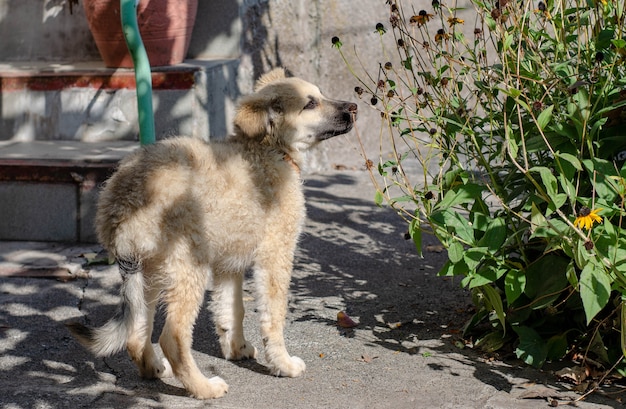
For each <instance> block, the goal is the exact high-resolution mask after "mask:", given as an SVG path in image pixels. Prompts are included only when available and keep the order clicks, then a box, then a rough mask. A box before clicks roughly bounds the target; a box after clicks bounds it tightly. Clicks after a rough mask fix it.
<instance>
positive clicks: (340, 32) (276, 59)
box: [0, 0, 466, 170]
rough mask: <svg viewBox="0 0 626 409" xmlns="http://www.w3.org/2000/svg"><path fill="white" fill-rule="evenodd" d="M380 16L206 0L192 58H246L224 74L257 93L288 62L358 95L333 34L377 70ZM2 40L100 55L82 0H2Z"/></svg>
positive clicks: (353, 158) (339, 91)
mask: <svg viewBox="0 0 626 409" xmlns="http://www.w3.org/2000/svg"><path fill="white" fill-rule="evenodd" d="M465 1H466V0H464V2H465ZM428 3H430V2H428ZM70 5H71V6H72V7H71V8H72V10H71V12H70ZM377 22H382V23H383V24H385V25H388V24H389V6H388V5H386V4H385V2H384V1H382V0H358V1H354V0H237V1H233V0H199V7H198V19H197V21H196V25H195V28H194V32H193V38H192V43H191V47H190V50H189V55H188V57H190V58H196V59H215V58H235V59H238V60H239V65H238V68H237V75H236V77H237V78H225V79H224V80H225V81H236V85H235V86H234V87H231V88H234V89H235V91H234V92H235V93H237V94H239V93H248V92H250V91H251V90H252V87H253V83H254V79H255V78H257V77H258V76H259V75H260V74H261V73H263V72H265V71H267V70H269V69H271V68H273V67H277V66H284V67H285V68H287V69H288V70H289V71H290V72H291V73H292V74H294V75H297V76H301V77H303V78H305V79H307V80H310V81H311V82H315V83H317V84H318V85H320V88H321V89H322V91H323V92H325V93H326V94H327V95H329V96H331V97H333V98H337V99H344V100H353V101H358V98H357V96H356V95H355V93H354V87H355V86H356V85H358V84H357V81H356V80H355V79H354V78H353V77H352V76H351V74H350V73H349V72H348V70H347V68H346V66H345V64H344V63H343V61H342V60H341V58H340V55H339V53H338V52H337V50H336V49H334V48H333V47H332V46H331V38H332V37H333V36H338V37H340V38H341V39H342V41H343V42H344V44H346V47H345V50H346V52H349V53H350V52H351V49H352V47H355V48H356V49H357V50H358V52H359V56H360V59H361V61H362V62H363V64H364V65H365V66H366V68H367V69H368V70H370V71H371V72H374V73H375V72H376V70H377V67H378V64H379V63H384V61H380V58H381V57H380V47H379V36H378V35H377V34H375V33H374V31H375V30H374V27H375V24H376V23H377ZM0 38H2V41H0V62H7V61H51V62H54V61H89V60H97V59H99V55H98V53H97V49H96V47H95V44H94V42H93V39H92V37H91V34H90V33H89V30H88V27H87V22H86V18H85V16H84V12H83V8H82V0H81V1H80V2H79V3H78V4H76V3H75V0H74V1H71V0H0ZM358 102H359V110H360V112H359V121H358V129H359V131H360V134H361V135H362V136H363V138H364V139H365V141H366V145H367V146H371V149H370V151H371V152H372V154H376V149H377V145H378V144H377V140H378V137H379V127H380V115H379V113H378V112H377V111H375V110H373V109H371V107H370V106H369V104H368V103H367V101H358ZM229 104H232V101H224V103H222V105H224V106H228V105H229ZM218 106H219V104H218ZM357 145H358V144H357V142H356V138H355V133H354V132H352V133H351V134H350V135H348V136H347V137H343V136H342V137H339V138H336V139H334V140H330V141H327V142H325V143H324V144H323V145H322V146H321V147H320V149H319V150H318V151H317V152H316V153H315V154H314V155H312V160H311V164H310V167H311V169H313V170H315V169H321V168H326V167H329V166H345V167H348V168H362V167H363V163H364V160H363V159H362V158H361V157H360V156H359V154H358V150H357V148H356V147H357Z"/></svg>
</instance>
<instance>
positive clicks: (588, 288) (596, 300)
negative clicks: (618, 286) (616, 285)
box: [579, 263, 611, 324]
mask: <svg viewBox="0 0 626 409" xmlns="http://www.w3.org/2000/svg"><path fill="white" fill-rule="evenodd" d="M579 288H580V298H581V299H582V301H583V307H584V308H585V317H586V318H587V324H589V323H590V322H591V320H592V319H593V317H595V316H596V315H597V314H598V313H599V312H600V310H602V308H604V306H605V305H606V304H607V303H608V302H609V298H610V296H611V280H610V278H609V275H608V274H607V273H606V272H605V271H604V269H602V268H599V267H597V266H596V265H595V263H587V265H586V266H585V267H584V268H583V271H582V272H581V273H580V283H579Z"/></svg>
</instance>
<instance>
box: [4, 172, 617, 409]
mask: <svg viewBox="0 0 626 409" xmlns="http://www.w3.org/2000/svg"><path fill="white" fill-rule="evenodd" d="M304 186H305V191H306V195H307V200H308V202H307V208H308V219H307V222H306V228H305V232H304V234H303V236H302V239H301V242H300V247H299V250H298V253H297V257H296V265H295V270H294V274H293V281H292V287H291V299H290V303H289V313H288V318H287V319H288V322H287V325H286V332H285V337H286V343H287V347H288V350H289V351H290V353H291V354H293V355H296V356H299V357H301V358H302V359H304V361H305V362H306V364H307V371H306V373H305V374H304V376H302V377H300V378H293V379H290V378H277V377H273V376H270V375H269V372H268V370H267V369H266V367H265V365H264V360H263V358H259V359H258V361H243V362H229V361H226V360H224V359H223V358H221V356H220V351H219V345H218V342H217V339H216V336H215V333H214V331H213V328H212V325H211V314H210V311H209V310H208V308H203V309H202V312H201V314H200V317H199V319H198V321H197V324H196V329H195V337H194V340H195V341H194V356H195V358H196V360H197V362H198V365H199V367H200V369H201V370H202V371H203V372H204V373H205V374H206V375H207V376H213V375H219V376H221V377H222V378H223V379H224V380H225V381H226V382H227V383H228V384H229V385H230V389H229V393H228V394H227V395H226V396H225V397H223V398H220V399H216V400H211V401H198V400H195V399H192V398H190V397H188V396H187V393H186V392H185V390H184V389H183V388H182V385H181V384H180V383H179V382H178V381H176V379H174V378H166V379H162V380H156V381H147V380H143V379H141V378H139V377H138V374H137V371H136V369H135V367H134V365H133V364H132V362H131V361H130V359H129V358H128V356H127V355H126V353H120V354H117V355H115V356H112V357H108V358H95V357H93V356H92V355H90V354H89V353H88V352H87V351H85V350H84V349H83V348H82V347H81V346H80V345H79V344H78V343H77V342H76V341H75V340H74V339H73V338H72V337H71V336H70V334H69V333H68V331H67V330H66V328H65V327H64V325H63V324H64V323H66V322H70V321H76V320H78V321H81V322H85V323H88V324H90V325H100V324H102V323H104V322H105V321H106V320H107V319H108V318H109V317H110V316H111V315H112V314H113V311H114V309H115V305H116V304H117V301H118V296H117V294H118V290H119V284H120V277H119V274H118V273H117V268H116V267H115V266H110V265H108V264H107V263H106V262H104V259H105V258H106V255H105V254H103V253H102V249H101V248H100V247H99V246H98V245H85V244H80V245H76V244H63V243H33V242H0V407H2V408H6V409H9V408H10V409H13V408H185V409H190V408H238V409H244V408H250V409H252V408H254V409H266V408H267V409H269V408H522V409H524V408H542V407H550V405H551V404H552V405H555V404H559V405H573V406H576V407H580V408H610V407H621V403H620V399H623V398H624V393H623V390H622V391H620V390H617V393H615V394H614V392H615V391H614V390H611V391H605V390H601V391H599V392H596V393H594V394H591V395H589V396H587V397H586V399H585V400H583V401H577V399H579V398H580V396H581V395H580V394H577V393H575V392H573V391H572V390H571V389H572V385H570V384H567V383H564V382H561V381H560V380H558V379H557V377H556V376H555V375H554V368H545V369H543V370H537V369H533V368H529V367H527V366H525V365H524V364H523V363H521V362H519V361H517V360H515V359H513V358H512V357H510V356H507V357H500V358H498V359H494V357H491V356H487V355H485V354H482V353H480V352H479V351H476V350H474V349H472V348H469V347H467V346H466V345H465V343H464V341H463V340H462V338H461V332H460V331H461V329H462V326H463V324H464V323H465V322H466V321H467V319H468V318H469V317H470V316H471V305H472V304H471V301H470V297H469V293H468V292H467V291H466V290H464V289H462V288H461V287H460V284H459V280H458V279H450V278H442V277H437V275H436V272H437V270H438V269H439V267H440V266H441V265H442V264H443V263H444V262H445V260H446V253H445V251H443V249H442V248H441V246H440V245H439V244H438V243H437V242H436V241H435V240H434V239H433V238H430V237H426V239H425V242H424V257H423V258H420V257H418V256H417V254H416V251H415V248H414V245H413V244H412V242H410V241H407V240H405V239H404V233H405V230H406V225H405V223H404V222H403V221H402V220H401V219H400V218H399V217H398V216H396V215H395V214H394V213H393V212H392V211H390V210H389V209H384V208H378V207H376V206H375V205H374V204H373V196H374V193H373V188H372V187H371V185H370V182H369V176H368V174H367V172H365V171H355V170H344V171H333V172H327V173H324V174H319V175H310V176H307V177H306V181H305V185H304ZM254 298H255V294H254V292H253V291H252V287H251V285H250V280H247V281H246V285H245V305H246V311H247V312H246V318H245V326H246V331H247V332H246V335H247V338H248V339H249V340H250V341H252V343H253V344H254V345H255V346H257V348H259V349H260V350H261V348H262V343H261V340H260V336H259V328H258V320H257V313H256V311H255V300H254ZM209 299H210V292H208V293H207V301H208V300H209ZM339 311H344V312H345V313H347V314H348V315H349V316H350V317H351V318H352V319H353V320H354V321H355V322H357V323H358V326H356V327H355V328H344V327H342V326H339V325H338V324H337V313H338V312H339ZM162 318H163V317H162V314H161V315H159V316H158V317H157V328H156V331H155V335H154V337H153V341H154V342H155V343H156V340H157V339H158V331H159V329H160V325H161V323H162ZM260 356H261V357H262V356H263V354H262V353H261V354H260Z"/></svg>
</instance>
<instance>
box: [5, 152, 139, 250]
mask: <svg viewBox="0 0 626 409" xmlns="http://www.w3.org/2000/svg"><path fill="white" fill-rule="evenodd" d="M138 146H139V144H138V143H137V142H132V141H130V142H129V141H115V142H93V143H87V142H77V141H32V142H16V141H2V142H0V240H28V241H58V242H87V243H89V242H95V241H96V235H95V231H94V224H93V221H94V217H95V209H96V202H97V198H98V192H99V188H100V186H101V184H102V183H103V182H104V181H105V180H106V178H108V177H109V176H110V175H111V174H112V173H113V171H114V170H115V168H116V166H117V164H118V162H119V161H120V159H121V158H123V157H124V156H125V155H127V154H128V153H130V152H132V151H133V150H134V149H137V147H138Z"/></svg>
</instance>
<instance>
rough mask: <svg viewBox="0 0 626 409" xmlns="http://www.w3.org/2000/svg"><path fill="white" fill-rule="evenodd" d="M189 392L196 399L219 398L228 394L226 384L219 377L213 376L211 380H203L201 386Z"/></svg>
mask: <svg viewBox="0 0 626 409" xmlns="http://www.w3.org/2000/svg"><path fill="white" fill-rule="evenodd" d="M189 392H190V393H191V396H192V397H194V398H196V399H215V398H221V397H222V396H224V395H226V393H227V392H228V384H227V383H226V382H224V380H223V379H222V378H220V377H219V376H214V377H213V378H211V379H205V382H202V385H199V387H197V388H194V390H189Z"/></svg>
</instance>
